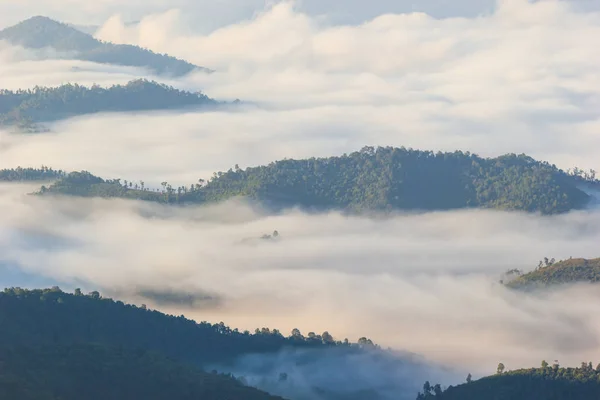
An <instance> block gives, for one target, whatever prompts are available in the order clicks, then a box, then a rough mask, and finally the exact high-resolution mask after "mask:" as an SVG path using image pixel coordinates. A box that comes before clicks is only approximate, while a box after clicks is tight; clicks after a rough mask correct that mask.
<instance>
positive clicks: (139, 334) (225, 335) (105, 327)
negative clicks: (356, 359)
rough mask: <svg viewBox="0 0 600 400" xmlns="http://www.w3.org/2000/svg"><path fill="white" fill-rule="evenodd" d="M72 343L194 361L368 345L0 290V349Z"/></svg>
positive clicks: (90, 298)
mask: <svg viewBox="0 0 600 400" xmlns="http://www.w3.org/2000/svg"><path fill="white" fill-rule="evenodd" d="M171 296H176V294H171ZM78 343H98V344H102V345H107V346H117V347H119V346H122V347H125V348H134V349H135V348H143V349H145V350H149V351H154V352H158V353H161V354H164V355H166V356H169V357H173V358H176V359H179V360H185V361H188V362H193V363H196V364H200V365H209V364H214V363H227V362H229V361H232V360H234V359H235V358H237V357H239V356H241V355H244V354H253V353H274V352H277V351H279V350H281V349H283V348H284V347H291V348H303V349H313V348H322V347H335V346H344V347H345V348H348V349H360V348H361V346H365V345H369V346H373V344H372V342H371V341H370V340H368V339H366V338H361V339H360V340H359V343H357V344H351V343H349V342H348V341H347V340H346V341H344V342H341V341H336V340H334V338H333V337H332V336H331V335H330V334H329V333H327V332H324V333H323V334H321V335H317V334H314V333H310V334H309V335H308V336H307V337H305V336H303V335H302V334H301V333H300V331H297V330H296V331H294V332H292V334H291V335H289V336H285V335H283V334H282V333H281V332H279V331H278V330H276V329H273V330H271V329H268V328H261V329H257V330H256V331H255V332H254V333H250V332H247V331H246V332H239V331H238V330H237V329H230V328H229V327H227V326H226V325H224V324H223V323H219V324H209V323H207V322H201V323H196V322H195V321H192V320H189V319H186V318H184V317H183V316H179V317H176V316H170V315H166V314H163V313H160V312H158V311H155V310H152V311H151V310H148V309H146V308H145V307H136V306H134V305H129V304H124V303H123V302H121V301H114V300H112V299H108V298H103V297H102V296H101V295H100V294H99V293H98V292H92V293H89V294H87V295H85V294H83V293H81V292H80V291H79V290H77V291H75V293H74V294H70V293H66V292H63V291H61V290H60V289H59V288H53V289H45V290H25V289H20V288H12V289H6V290H4V292H0V348H2V347H8V348H13V347H15V346H31V345H64V346H69V345H72V344H78Z"/></svg>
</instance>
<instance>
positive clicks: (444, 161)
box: [40, 147, 599, 214]
mask: <svg viewBox="0 0 600 400" xmlns="http://www.w3.org/2000/svg"><path fill="white" fill-rule="evenodd" d="M582 184H586V185H599V183H598V181H597V180H595V179H588V181H587V182H585V183H584V182H583V178H581V177H579V176H572V175H569V174H567V173H565V172H563V171H561V170H559V169H557V168H556V167H555V166H553V165H550V164H548V163H546V162H539V161H536V160H534V159H532V158H530V157H527V156H525V155H519V156H517V155H514V154H510V155H506V156H502V157H498V158H491V159H486V158H481V157H478V156H476V155H474V154H470V153H463V152H454V153H436V154H434V153H433V152H428V151H418V150H412V149H405V148H391V147H386V148H383V147H379V148H377V149H374V148H372V147H366V148H364V149H362V150H361V151H360V152H354V153H352V154H349V155H343V156H341V157H329V158H311V159H305V160H283V161H277V162H274V163H271V164H269V165H267V166H260V167H253V168H247V169H245V170H242V169H240V168H238V167H237V166H236V167H235V169H230V170H229V171H227V172H218V173H215V174H214V176H213V177H212V178H211V179H210V180H208V181H204V180H200V181H199V183H194V184H192V185H190V186H189V187H188V186H180V187H177V188H173V187H171V186H170V185H169V184H168V183H167V182H164V183H163V189H162V190H160V191H157V190H155V191H150V190H148V188H145V187H143V186H142V185H141V184H140V185H138V184H137V183H135V184H134V183H133V182H129V183H127V182H126V181H125V182H124V184H122V183H121V182H120V180H104V179H101V178H98V177H96V176H93V175H91V174H90V173H88V172H77V173H71V174H70V175H68V176H67V177H65V178H64V179H62V180H60V181H58V182H56V183H55V184H53V185H51V186H49V187H44V188H42V190H41V192H40V193H41V194H45V195H48V194H61V195H76V196H87V197H120V198H131V199H140V200H149V201H156V202H163V203H174V204H181V203H195V204H203V203H209V202H216V201H221V200H226V199H229V198H232V197H244V198H248V199H250V200H253V201H258V202H261V203H263V204H265V205H268V206H271V207H275V208H281V207H294V206H297V207H302V208H307V209H317V210H326V209H339V210H346V211H350V212H364V211H393V210H451V209H460V208H492V209H501V210H522V211H527V212H539V213H543V214H557V213H563V212H567V211H569V210H573V209H579V208H583V207H585V206H586V205H587V204H588V202H589V201H590V196H588V195H587V194H586V193H584V192H583V191H582V190H581V189H580V186H581V185H582Z"/></svg>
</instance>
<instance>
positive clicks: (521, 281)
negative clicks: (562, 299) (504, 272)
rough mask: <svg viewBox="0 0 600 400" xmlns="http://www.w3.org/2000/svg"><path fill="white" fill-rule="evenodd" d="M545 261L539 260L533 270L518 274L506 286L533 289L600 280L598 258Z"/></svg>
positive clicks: (599, 262) (599, 260)
mask: <svg viewBox="0 0 600 400" xmlns="http://www.w3.org/2000/svg"><path fill="white" fill-rule="evenodd" d="M546 261H547V262H546V263H542V262H540V265H538V267H537V268H536V270H535V271H532V272H530V273H527V274H524V275H520V276H519V277H517V278H515V279H514V280H512V281H510V282H508V283H507V284H506V286H508V287H510V288H513V289H530V288H531V289H534V288H540V287H548V286H551V285H560V284H568V283H577V282H592V283H596V282H599V281H600V258H596V259H593V260H586V259H584V258H571V259H569V260H564V261H559V262H551V261H548V260H547V259H546Z"/></svg>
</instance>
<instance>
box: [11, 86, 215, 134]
mask: <svg viewBox="0 0 600 400" xmlns="http://www.w3.org/2000/svg"><path fill="white" fill-rule="evenodd" d="M218 104H219V103H218V102H217V101H215V100H213V99H211V98H209V97H208V96H206V95H204V94H202V93H190V92H186V91H182V90H178V89H175V88H173V87H170V86H167V85H163V84H159V83H157V82H154V81H147V80H145V79H137V80H134V81H131V82H129V83H127V84H126V85H113V86H111V87H109V88H102V87H100V86H92V87H85V86H80V85H77V84H75V85H73V84H66V85H62V86H59V87H54V88H47V87H36V88H34V89H32V90H18V91H10V90H0V125H17V126H21V127H29V126H32V125H34V124H35V123H39V122H44V121H54V120H59V119H62V118H68V117H73V116H78V115H85V114H92V113H99V112H121V111H148V110H170V109H181V108H186V107H207V106H216V105H218Z"/></svg>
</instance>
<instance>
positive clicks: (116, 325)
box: [0, 287, 447, 400]
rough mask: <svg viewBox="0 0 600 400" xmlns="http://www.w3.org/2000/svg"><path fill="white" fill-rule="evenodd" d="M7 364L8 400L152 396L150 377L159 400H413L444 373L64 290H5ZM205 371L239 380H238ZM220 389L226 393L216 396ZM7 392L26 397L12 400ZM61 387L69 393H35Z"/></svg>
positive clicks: (1, 295)
mask: <svg viewBox="0 0 600 400" xmlns="http://www.w3.org/2000/svg"><path fill="white" fill-rule="evenodd" d="M136 293H137V295H138V296H140V297H144V298H148V299H152V300H154V301H155V302H157V303H159V302H162V303H163V304H164V303H170V304H173V303H175V302H178V303H185V302H190V301H191V302H195V304H199V303H201V302H205V304H206V305H207V306H208V305H210V304H218V301H219V299H218V298H214V297H211V296H207V295H206V294H198V293H196V294H194V293H185V292H181V293H180V292H174V291H160V290H156V289H154V290H151V289H143V288H138V292H136ZM0 366H1V368H0V398H3V399H4V398H19V399H21V398H24V399H29V398H31V399H34V398H35V399H39V398H41V399H46V398H48V399H55V398H61V399H64V400H70V399H71V398H73V397H71V394H73V393H82V394H84V393H88V392H94V391H96V390H99V391H100V392H99V394H104V395H105V396H104V398H111V399H112V398H115V399H120V398H123V397H120V396H121V394H123V393H126V392H127V393H138V392H139V393H145V392H146V391H145V390H144V389H143V388H139V385H140V381H142V379H141V377H144V376H145V377H146V379H150V380H152V382H151V383H148V385H149V386H148V390H152V392H155V393H156V394H157V395H158V394H160V395H161V396H158V397H152V396H150V397H148V398H150V399H155V398H156V399H157V398H163V399H167V398H177V399H179V398H182V399H187V398H191V397H186V396H184V395H185V393H184V388H189V390H190V393H198V392H199V391H202V390H204V391H205V392H207V393H209V394H210V395H207V396H206V397H202V396H200V397H197V398H198V399H200V398H202V399H204V400H220V399H240V400H241V399H244V400H245V399H255V398H256V399H263V398H265V399H266V398H267V397H264V395H263V394H261V393H260V392H258V391H254V392H250V391H249V392H248V397H244V396H245V394H243V395H240V396H241V397H239V396H237V393H244V392H243V390H244V388H243V387H241V386H240V385H239V382H241V383H247V384H250V385H252V386H254V387H258V388H260V389H262V390H266V391H268V392H270V393H276V394H278V395H280V396H284V397H286V398H290V399H293V400H313V399H320V400H357V399H362V397H360V394H361V393H369V396H368V398H369V399H372V400H391V399H394V400H395V399H400V400H412V397H413V396H414V393H416V391H417V389H418V387H417V386H415V380H416V381H422V379H423V378H424V377H426V376H431V374H432V371H433V370H434V368H433V366H432V365H430V364H429V363H426V362H425V361H424V360H422V359H421V358H419V357H416V356H414V355H410V354H407V353H400V352H393V351H390V350H383V349H381V348H379V346H377V345H375V344H373V342H372V341H371V340H369V339H367V338H364V337H363V338H360V339H359V340H358V342H357V343H350V342H349V341H348V340H347V339H346V340H344V341H337V340H335V339H334V338H333V337H332V335H330V334H329V333H328V332H323V333H322V334H315V333H313V332H309V333H308V334H307V335H306V336H304V335H303V334H302V333H301V332H300V331H299V330H297V329H294V330H293V331H292V332H291V334H290V335H289V336H284V335H283V334H282V333H281V332H279V331H278V330H276V329H269V328H261V329H256V330H255V332H254V333H250V332H248V331H245V332H239V331H238V330H237V329H231V328H229V327H228V326H226V325H225V324H224V323H222V322H221V323H218V324H210V323H207V322H200V323H197V322H195V321H192V320H188V319H186V318H185V317H184V316H171V315H166V314H163V313H160V312H158V311H155V310H150V309H148V308H147V307H146V306H144V305H142V306H140V307H136V306H134V305H129V304H125V303H123V302H121V301H114V300H112V299H108V298H104V297H102V296H101V295H100V293H98V292H91V293H89V294H87V295H86V294H83V293H82V292H81V290H79V289H76V290H75V291H74V293H66V292H63V291H62V290H60V289H59V288H58V287H54V288H50V289H43V290H25V289H21V288H10V289H5V290H4V291H3V292H0ZM203 370H204V371H215V370H218V371H221V372H222V373H227V374H229V373H233V374H234V375H235V376H236V378H237V381H236V382H234V381H232V380H231V379H230V377H228V376H221V375H217V374H211V375H210V376H209V375H208V374H205V373H204V372H203ZM331 371H335V373H331ZM434 374H436V375H438V376H439V375H440V374H439V373H437V372H435V373H434ZM175 375H176V376H177V378H175V377H174V376H175ZM444 375H447V373H444ZM71 376H73V377H74V378H72V379H71V378H69V377H71ZM194 380H198V382H197V384H192V382H193V381H194ZM7 382H10V383H7ZM207 385H208V387H207ZM219 385H221V387H223V392H221V391H220V390H214V388H215V386H219ZM103 386H104V388H102V387H103ZM29 388H31V390H30V389H29ZM7 390H15V392H10V393H16V394H19V395H14V396H3V393H6V391H7ZM57 390H61V395H60V396H58V395H55V396H54V397H49V396H45V397H44V396H41V395H40V396H39V397H38V396H35V395H34V394H38V393H43V394H46V393H51V392H55V391H57ZM111 390H114V391H116V392H111ZM185 390H187V389H185ZM23 393H25V394H28V393H30V394H31V396H29V397H28V396H25V395H23V396H21V394H23ZM165 393H171V394H172V396H169V397H167V396H166V395H164V396H163V395H162V394H165ZM180 394H181V396H179V395H180ZM217 394H218V395H217ZM221 395H225V396H224V397H221ZM81 398H91V399H95V398H96V397H88V396H87V395H86V396H83V397H81ZM129 398H146V397H144V396H141V395H136V396H133V397H129Z"/></svg>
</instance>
